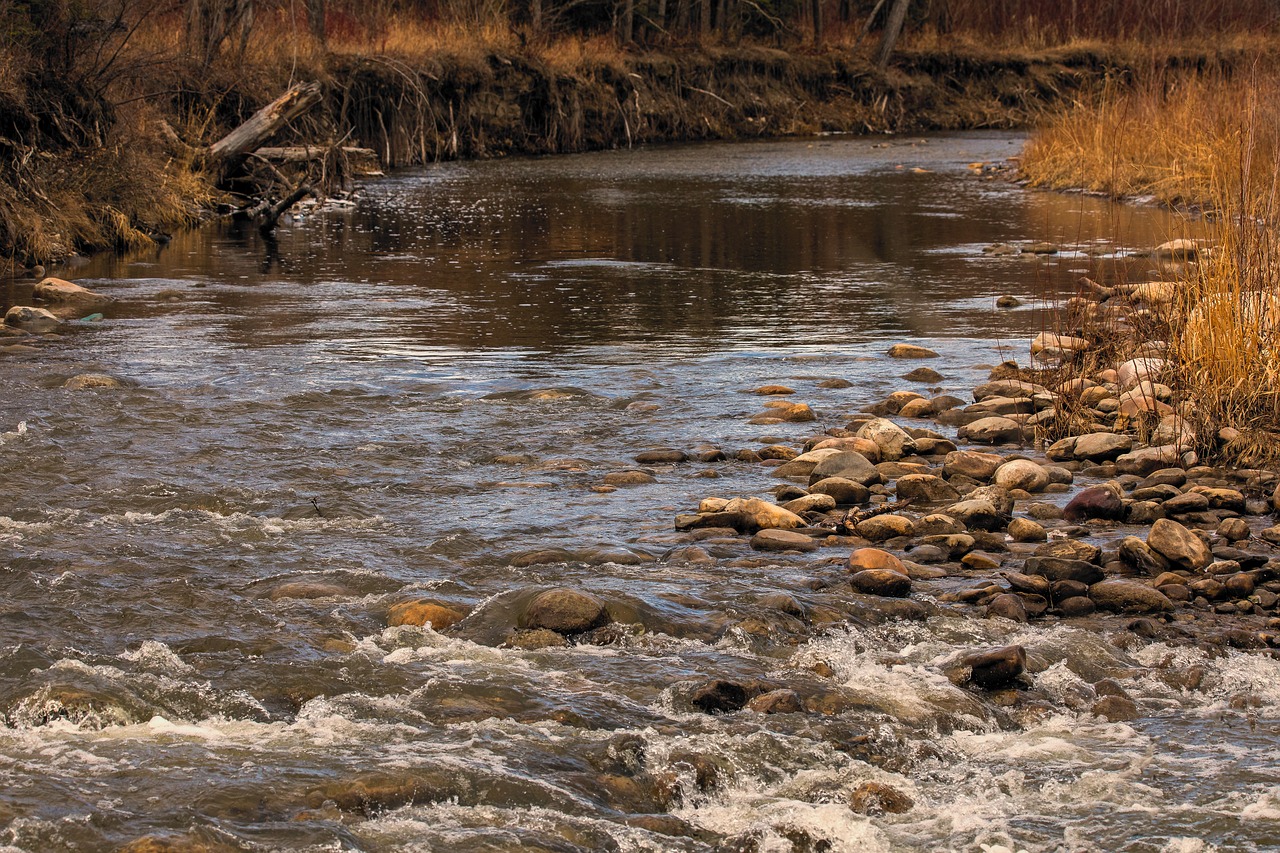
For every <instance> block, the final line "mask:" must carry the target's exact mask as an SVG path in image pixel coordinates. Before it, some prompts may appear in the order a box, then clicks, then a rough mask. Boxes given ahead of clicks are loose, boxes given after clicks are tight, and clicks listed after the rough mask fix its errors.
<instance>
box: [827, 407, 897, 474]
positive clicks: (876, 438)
mask: <svg viewBox="0 0 1280 853" xmlns="http://www.w3.org/2000/svg"><path fill="white" fill-rule="evenodd" d="M858 438H866V439H870V440H871V441H873V442H875V444H876V446H877V447H879V448H880V458H881V459H882V460H884V461H886V462H892V461H894V460H897V459H901V458H902V457H903V456H905V455H906V454H908V453H912V452H914V451H915V441H914V439H912V438H911V435H910V434H909V433H907V431H906V430H904V429H903V428H902V427H900V426H898V425H897V424H895V423H894V422H893V421H891V420H887V419H885V418H876V419H874V420H870V421H867V422H866V423H865V424H863V425H862V427H861V428H859V430H858ZM840 476H842V477H843V476H848V475H846V474H841V475H840Z"/></svg>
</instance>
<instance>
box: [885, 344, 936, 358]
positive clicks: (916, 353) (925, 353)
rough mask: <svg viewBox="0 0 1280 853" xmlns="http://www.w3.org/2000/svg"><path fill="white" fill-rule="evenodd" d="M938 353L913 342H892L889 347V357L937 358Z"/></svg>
mask: <svg viewBox="0 0 1280 853" xmlns="http://www.w3.org/2000/svg"><path fill="white" fill-rule="evenodd" d="M937 357H938V354H937V353H936V352H934V351H933V350H931V349H928V348H927V347H922V346H917V345H915V344H894V345H893V346H891V347H889V358H937Z"/></svg>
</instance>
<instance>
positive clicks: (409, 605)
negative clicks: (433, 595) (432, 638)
mask: <svg viewBox="0 0 1280 853" xmlns="http://www.w3.org/2000/svg"><path fill="white" fill-rule="evenodd" d="M462 618H463V614H462V613H461V612H460V611H458V610H454V609H453V608H452V607H445V606H443V605H441V604H437V603H436V602H434V601H402V602H400V603H398V604H393V605H392V606H391V607H390V608H389V609H388V610H387V624H388V625H390V626H392V627H395V626H397V625H416V626H419V627H422V626H426V625H430V626H431V629H432V630H434V631H443V630H445V629H446V628H449V627H450V626H452V625H456V624H457V623H458V622H461V621H462Z"/></svg>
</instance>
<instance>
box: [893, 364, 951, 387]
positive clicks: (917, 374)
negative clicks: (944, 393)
mask: <svg viewBox="0 0 1280 853" xmlns="http://www.w3.org/2000/svg"><path fill="white" fill-rule="evenodd" d="M902 378H903V379H905V380H907V381H908V382H925V383H928V384H930V385H932V384H934V383H937V382H941V381H942V380H943V379H944V378H946V377H944V376H943V375H942V374H941V373H939V372H938V371H936V370H934V369H933V368H932V367H917V368H916V369H915V370H913V371H911V372H910V373H906V374H903V377H902Z"/></svg>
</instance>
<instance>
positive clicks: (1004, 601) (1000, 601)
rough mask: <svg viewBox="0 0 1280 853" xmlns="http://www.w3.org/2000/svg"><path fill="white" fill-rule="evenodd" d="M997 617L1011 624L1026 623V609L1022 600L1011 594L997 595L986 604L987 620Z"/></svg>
mask: <svg viewBox="0 0 1280 853" xmlns="http://www.w3.org/2000/svg"><path fill="white" fill-rule="evenodd" d="M993 617H999V618H1002V619H1009V620H1010V621H1013V622H1026V621H1027V608H1026V605H1025V604H1023V602H1022V599H1021V598H1019V597H1018V596H1016V595H1014V594H1012V593H1003V594H1001V595H997V596H996V597H995V598H993V599H992V600H991V602H990V603H989V604H987V618H988V619H990V618H993Z"/></svg>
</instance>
